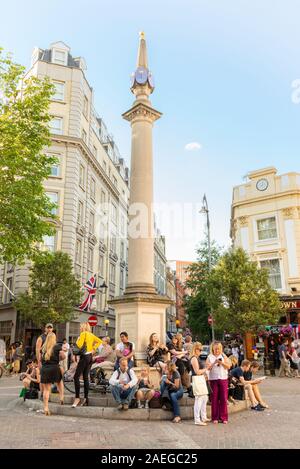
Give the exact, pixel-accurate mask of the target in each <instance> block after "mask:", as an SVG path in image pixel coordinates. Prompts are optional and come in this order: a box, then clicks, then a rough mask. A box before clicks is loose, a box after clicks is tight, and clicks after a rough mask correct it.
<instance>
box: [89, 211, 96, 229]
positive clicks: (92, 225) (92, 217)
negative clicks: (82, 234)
mask: <svg viewBox="0 0 300 469" xmlns="http://www.w3.org/2000/svg"><path fill="white" fill-rule="evenodd" d="M94 230H95V214H94V213H93V212H90V218H89V232H90V233H94Z"/></svg>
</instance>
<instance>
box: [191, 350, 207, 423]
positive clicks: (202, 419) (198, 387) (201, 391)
mask: <svg viewBox="0 0 300 469" xmlns="http://www.w3.org/2000/svg"><path fill="white" fill-rule="evenodd" d="M201 351H202V344H201V343H200V342H195V343H194V344H193V348H192V352H191V356H192V358H191V371H192V386H193V393H194V396H195V405H194V419H195V425H201V426H206V425H207V422H209V421H210V420H209V419H208V418H207V415H206V406H207V401H208V389H207V385H206V372H207V368H206V364H205V361H202V360H201V359H200V355H201ZM199 376H201V378H198V379H197V377H199ZM200 379H201V381H200ZM199 381H200V382H199Z"/></svg>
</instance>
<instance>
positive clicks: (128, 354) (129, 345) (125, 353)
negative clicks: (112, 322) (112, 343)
mask: <svg viewBox="0 0 300 469" xmlns="http://www.w3.org/2000/svg"><path fill="white" fill-rule="evenodd" d="M120 339H121V342H120V343H119V344H118V345H117V346H116V356H117V360H116V363H115V370H117V369H118V368H119V362H120V359H121V358H123V357H124V358H127V360H128V368H132V367H133V366H134V349H135V346H134V343H133V342H129V340H128V334H127V332H121V334H120Z"/></svg>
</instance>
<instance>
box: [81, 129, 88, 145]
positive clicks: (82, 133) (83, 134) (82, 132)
mask: <svg viewBox="0 0 300 469" xmlns="http://www.w3.org/2000/svg"><path fill="white" fill-rule="evenodd" d="M81 138H82V140H83V141H84V143H86V141H87V135H86V131H85V130H84V129H82V131H81Z"/></svg>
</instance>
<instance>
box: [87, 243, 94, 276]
mask: <svg viewBox="0 0 300 469" xmlns="http://www.w3.org/2000/svg"><path fill="white" fill-rule="evenodd" d="M93 263H94V250H93V249H92V248H89V249H88V269H89V270H90V271H93Z"/></svg>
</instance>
